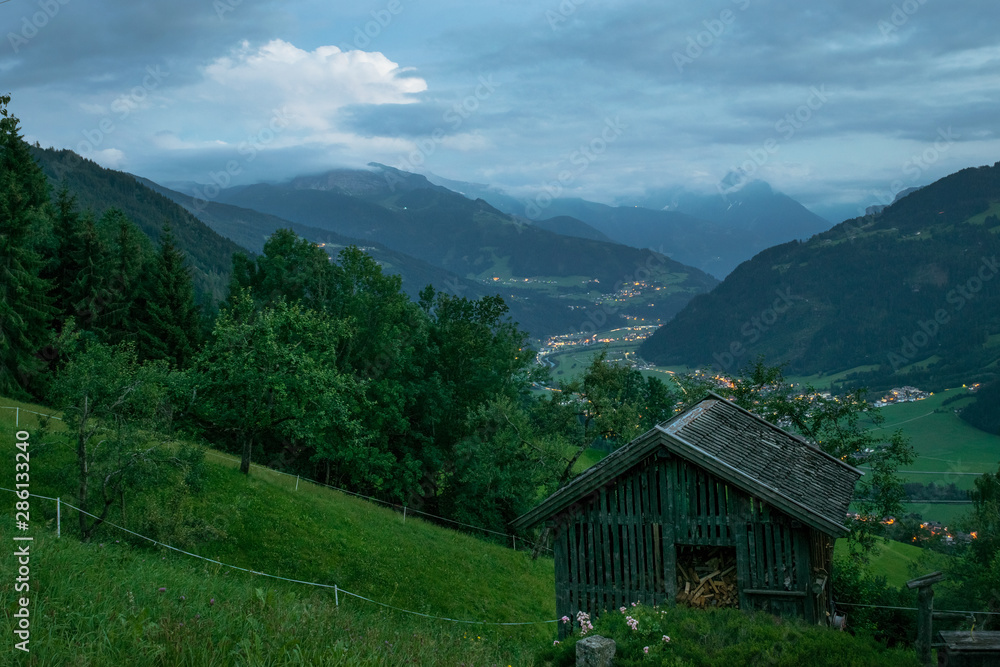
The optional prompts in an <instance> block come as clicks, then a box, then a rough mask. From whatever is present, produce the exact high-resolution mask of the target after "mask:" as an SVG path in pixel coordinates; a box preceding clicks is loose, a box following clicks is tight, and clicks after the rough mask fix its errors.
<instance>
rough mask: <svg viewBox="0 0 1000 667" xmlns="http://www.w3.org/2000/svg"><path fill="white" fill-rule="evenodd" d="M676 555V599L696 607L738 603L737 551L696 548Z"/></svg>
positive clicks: (735, 604) (729, 605) (731, 605)
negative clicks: (688, 552) (690, 551)
mask: <svg viewBox="0 0 1000 667" xmlns="http://www.w3.org/2000/svg"><path fill="white" fill-rule="evenodd" d="M684 555H688V556H689V558H684V557H683V556H684ZM678 556H680V557H679V558H678V559H677V602H680V603H682V604H686V605H688V606H690V607H697V608H699V609H704V608H706V607H737V606H739V602H740V595H739V587H738V585H737V583H736V555H735V554H734V553H732V551H731V550H726V549H697V550H692V553H690V554H678ZM691 556H694V557H693V558H692V557H691Z"/></svg>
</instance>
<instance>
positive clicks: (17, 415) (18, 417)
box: [14, 407, 21, 427]
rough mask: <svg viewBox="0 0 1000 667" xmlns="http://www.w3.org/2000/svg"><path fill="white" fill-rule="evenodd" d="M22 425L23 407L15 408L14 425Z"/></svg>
mask: <svg viewBox="0 0 1000 667" xmlns="http://www.w3.org/2000/svg"><path fill="white" fill-rule="evenodd" d="M20 425H21V408H18V407H15V408H14V426H15V427H18V426H20Z"/></svg>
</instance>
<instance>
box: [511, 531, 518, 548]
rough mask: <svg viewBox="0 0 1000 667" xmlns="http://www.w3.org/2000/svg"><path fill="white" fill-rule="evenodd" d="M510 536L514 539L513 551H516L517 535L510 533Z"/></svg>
mask: <svg viewBox="0 0 1000 667" xmlns="http://www.w3.org/2000/svg"><path fill="white" fill-rule="evenodd" d="M510 538H511V539H512V540H514V551H517V535H511V536H510Z"/></svg>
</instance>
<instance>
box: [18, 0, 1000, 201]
mask: <svg viewBox="0 0 1000 667" xmlns="http://www.w3.org/2000/svg"><path fill="white" fill-rule="evenodd" d="M998 18H1000V6H998V5H997V4H996V0H991V1H987V0H953V1H951V2H945V1H944V0H905V1H900V0H826V1H824V2H801V0H799V1H796V2H791V1H784V0H770V1H769V0H681V1H679V2H671V3H666V2H659V1H657V2H627V1H620V2H613V3H610V2H598V1H596V0H562V1H561V2H560V1H558V0H552V1H551V2H545V1H527V0H506V1H505V2H503V3H501V2H495V1H493V0H481V1H479V2H467V1H465V2H453V1H451V0H420V1H418V0H372V1H360V2H350V3H346V2H337V3H331V2H329V1H327V0H324V1H310V0H287V1H283V2H269V1H263V0H173V1H172V2H122V1H117V2H113V1H111V0H87V1H85V0H8V2H4V3H0V26H2V27H3V35H4V38H3V41H2V43H0V93H5V92H9V93H11V94H12V95H13V101H12V103H11V109H12V110H13V112H14V113H15V115H17V116H18V117H19V118H20V119H21V121H22V128H23V132H24V134H25V136H26V138H27V139H29V140H30V141H32V142H34V141H36V140H37V141H38V142H40V143H41V144H42V145H43V146H46V147H47V146H56V147H60V148H72V149H74V150H76V151H78V152H80V153H81V154H83V155H84V156H86V157H89V158H91V159H93V160H95V161H96V162H98V163H100V164H102V165H104V166H107V167H113V168H116V169H122V170H125V171H130V172H133V173H136V174H139V175H142V176H145V177H148V178H151V179H153V180H155V181H158V182H161V183H168V182H173V181H198V182H203V183H204V182H210V180H211V179H212V178H213V176H214V177H215V178H216V179H217V180H222V181H226V180H231V181H232V182H234V183H246V182H254V181H260V180H282V179H286V178H289V177H292V176H294V175H297V174H303V173H315V172H318V171H322V170H324V169H327V168H331V167H337V166H363V165H365V164H366V163H368V162H371V161H377V162H382V163H386V164H389V165H392V166H396V167H399V168H402V169H406V170H408V171H416V172H421V173H427V172H431V173H434V174H438V175H440V176H443V177H447V178H451V179H455V180H462V181H473V182H478V183H489V184H494V185H497V186H499V187H502V188H504V189H506V190H507V191H508V192H510V193H511V194H514V195H516V196H520V197H524V198H528V197H534V196H537V195H538V193H540V192H542V190H543V188H548V189H549V190H550V191H551V192H554V193H558V194H560V195H562V196H580V197H585V198H587V199H592V200H597V201H604V202H609V203H610V202H629V201H633V200H636V199H637V198H640V197H641V196H642V195H643V193H644V192H647V191H651V190H654V189H657V188H663V187H673V186H684V187H687V188H690V189H694V190H700V191H709V192H716V191H718V190H719V189H720V188H721V189H727V188H731V187H736V186H738V185H739V184H741V183H743V182H746V181H748V180H752V179H763V180H766V181H768V182H769V183H771V184H772V185H773V186H774V187H775V188H776V189H778V190H781V191H782V192H785V193H787V194H789V195H791V196H793V197H795V198H797V199H799V201H801V202H803V203H804V204H806V205H807V206H809V207H810V208H812V209H813V210H815V211H817V212H818V213H820V214H821V215H826V216H827V217H830V218H833V219H837V220H839V219H842V217H847V215H850V214H853V211H855V210H856V209H857V207H858V206H864V205H870V204H875V203H881V202H882V201H883V200H886V199H889V198H890V197H891V194H892V191H894V190H898V189H900V188H903V187H910V186H914V185H920V184H925V183H928V182H931V181H933V180H935V179H937V178H940V177H942V176H944V175H947V174H949V173H952V172H954V171H957V170H959V169H962V168H965V167H970V166H980V165H984V164H993V163H994V162H996V161H998V160H1000V141H998V129H1000V33H998V32H997V26H998V20H997V19H998Z"/></svg>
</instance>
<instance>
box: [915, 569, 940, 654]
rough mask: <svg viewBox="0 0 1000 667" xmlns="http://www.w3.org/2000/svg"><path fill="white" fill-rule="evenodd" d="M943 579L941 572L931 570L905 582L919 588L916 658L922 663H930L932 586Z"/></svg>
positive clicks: (932, 607)
mask: <svg viewBox="0 0 1000 667" xmlns="http://www.w3.org/2000/svg"><path fill="white" fill-rule="evenodd" d="M942 579H944V575H943V574H942V573H941V572H931V573H930V574H926V575H924V576H922V577H918V578H916V579H911V580H910V581H907V582H906V587H907V588H910V589H913V588H916V589H919V590H918V593H917V607H918V608H919V609H918V611H917V642H916V644H917V646H916V648H917V659H918V660H920V664H922V665H930V664H931V642H932V641H933V638H932V635H933V628H932V621H933V618H934V589H933V588H932V586H933V585H934V584H936V583H937V582H939V581H941V580H942Z"/></svg>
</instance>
